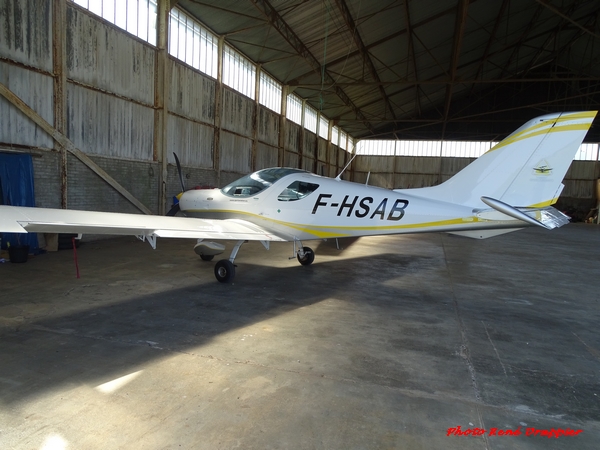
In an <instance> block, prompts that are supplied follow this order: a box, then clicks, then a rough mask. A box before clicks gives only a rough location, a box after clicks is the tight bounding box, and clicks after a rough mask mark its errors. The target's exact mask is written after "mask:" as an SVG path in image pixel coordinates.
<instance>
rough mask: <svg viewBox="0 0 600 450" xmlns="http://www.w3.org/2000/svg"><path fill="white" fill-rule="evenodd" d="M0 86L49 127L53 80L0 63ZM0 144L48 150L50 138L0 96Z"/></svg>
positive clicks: (51, 119) (52, 113)
mask: <svg viewBox="0 0 600 450" xmlns="http://www.w3.org/2000/svg"><path fill="white" fill-rule="evenodd" d="M0 82H2V84H4V85H5V86H7V87H8V89H10V90H11V91H12V92H14V93H15V95H17V96H18V97H19V98H20V99H21V100H23V101H24V102H25V103H26V104H27V105H28V106H29V107H30V108H32V109H33V110H34V111H36V112H37V113H38V114H39V115H40V116H42V117H43V118H44V120H46V122H48V123H50V124H51V125H52V124H53V123H54V111H53V103H52V101H53V98H52V86H53V79H52V77H50V76H47V75H43V74H41V73H39V72H34V71H32V70H27V69H23V68H21V67H18V66H15V65H12V64H8V63H5V62H2V61H0ZM0 142H1V143H6V144H16V145H24V146H30V147H45V148H52V146H53V143H52V138H51V137H50V136H49V135H48V134H47V133H46V132H45V131H43V130H42V129H41V128H39V127H38V126H37V125H36V124H35V123H33V121H32V120H31V119H30V118H29V117H27V116H26V115H25V114H23V113H22V112H21V111H19V110H18V109H17V108H16V107H14V106H13V105H12V104H11V103H10V102H9V101H8V100H6V99H5V98H4V97H3V96H0Z"/></svg>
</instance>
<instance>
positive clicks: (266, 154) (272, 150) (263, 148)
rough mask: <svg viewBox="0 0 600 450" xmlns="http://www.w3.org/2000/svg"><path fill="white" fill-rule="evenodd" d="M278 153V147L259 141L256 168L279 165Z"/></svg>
mask: <svg viewBox="0 0 600 450" xmlns="http://www.w3.org/2000/svg"><path fill="white" fill-rule="evenodd" d="M278 155H279V150H278V149H277V147H271V146H270V145H265V144H261V143H259V144H258V145H257V147H256V170H260V169H266V168H269V167H277V159H278Z"/></svg>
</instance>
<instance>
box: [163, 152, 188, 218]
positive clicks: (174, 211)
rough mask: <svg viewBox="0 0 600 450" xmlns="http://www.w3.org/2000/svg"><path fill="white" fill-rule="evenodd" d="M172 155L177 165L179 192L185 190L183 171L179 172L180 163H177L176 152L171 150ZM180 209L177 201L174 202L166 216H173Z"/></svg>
mask: <svg viewBox="0 0 600 450" xmlns="http://www.w3.org/2000/svg"><path fill="white" fill-rule="evenodd" d="M173 156H174V157H175V164H176V165H177V173H178V174H179V182H180V183H181V193H184V192H185V183H184V182H183V173H182V172H181V164H180V163H179V158H178V157H177V153H175V152H173ZM179 211H180V207H179V202H177V203H175V204H174V205H173V207H172V208H171V209H170V210H169V212H168V213H167V216H174V215H175V214H177V213H178V212H179Z"/></svg>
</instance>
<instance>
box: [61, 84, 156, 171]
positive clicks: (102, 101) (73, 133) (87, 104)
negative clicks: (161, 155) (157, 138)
mask: <svg viewBox="0 0 600 450" xmlns="http://www.w3.org/2000/svg"><path fill="white" fill-rule="evenodd" d="M153 127H154V110H153V109H152V108H148V107H145V106H141V105H139V104H137V103H133V102H130V101H126V100H122V99H120V98H117V97H114V96H111V95H107V94H103V93H101V92H97V91H94V90H90V89H86V88H84V87H81V86H78V85H73V84H69V85H68V86H67V129H68V130H69V131H68V137H69V139H71V141H73V143H74V144H75V146H76V147H78V148H79V149H80V150H83V151H84V152H86V153H89V154H92V155H99V156H113V157H118V158H126V159H135V160H145V161H148V160H150V161H151V160H152V153H153V150H152V146H153V141H154V136H153Z"/></svg>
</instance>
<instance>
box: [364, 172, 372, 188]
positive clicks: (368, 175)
mask: <svg viewBox="0 0 600 450" xmlns="http://www.w3.org/2000/svg"><path fill="white" fill-rule="evenodd" d="M370 176H371V171H370V170H369V173H368V174H367V181H365V186H368V185H369V177H370Z"/></svg>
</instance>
